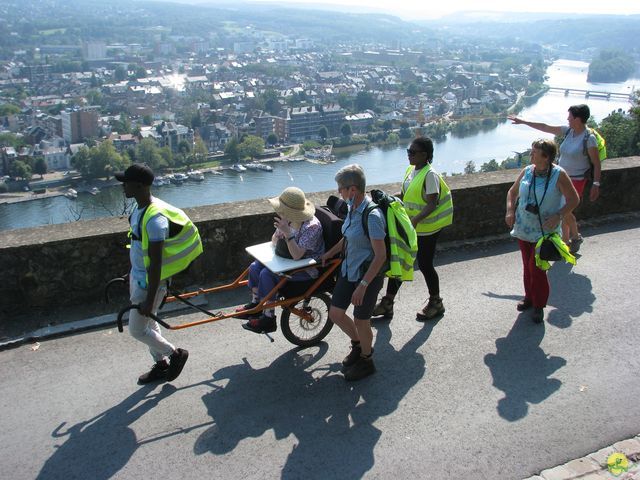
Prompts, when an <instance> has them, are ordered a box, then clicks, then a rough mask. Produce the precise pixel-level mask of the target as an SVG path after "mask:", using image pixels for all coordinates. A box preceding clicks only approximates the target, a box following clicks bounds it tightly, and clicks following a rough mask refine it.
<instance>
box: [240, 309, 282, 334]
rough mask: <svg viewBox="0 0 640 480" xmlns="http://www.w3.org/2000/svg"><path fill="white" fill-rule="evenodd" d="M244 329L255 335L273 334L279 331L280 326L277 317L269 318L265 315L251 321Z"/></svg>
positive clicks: (243, 326)
mask: <svg viewBox="0 0 640 480" xmlns="http://www.w3.org/2000/svg"><path fill="white" fill-rule="evenodd" d="M242 328H244V329H245V330H249V331H250V332H254V333H271V332H275V331H276V330H277V329H278V325H277V322H276V317H275V316H273V317H269V316H267V315H265V314H264V313H263V314H262V315H260V316H259V317H258V318H252V319H251V320H249V321H248V322H247V323H245V324H244V325H242Z"/></svg>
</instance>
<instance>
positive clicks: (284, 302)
mask: <svg viewBox="0 0 640 480" xmlns="http://www.w3.org/2000/svg"><path fill="white" fill-rule="evenodd" d="M341 262H342V259H340V258H336V259H332V260H329V261H328V262H327V264H326V265H325V267H324V272H322V274H321V275H320V276H319V277H318V278H317V279H316V280H315V282H313V284H311V286H310V287H309V288H308V289H307V290H306V291H305V292H304V293H303V294H302V295H298V296H296V297H291V298H282V299H280V300H275V301H269V300H268V299H269V298H271V297H273V296H274V295H276V293H277V292H278V291H279V290H280V289H281V288H282V286H283V285H284V284H285V283H287V280H288V277H290V275H291V274H294V273H296V272H302V271H304V270H308V269H310V268H318V265H311V266H308V267H303V268H299V269H296V270H291V271H289V272H287V274H280V276H281V278H280V281H279V282H278V284H277V285H276V286H275V287H273V290H271V291H270V292H269V293H268V294H267V295H266V296H265V298H263V299H262V300H261V301H260V303H258V305H256V306H255V307H254V308H252V309H249V310H242V311H236V312H231V313H223V314H220V315H216V316H212V317H209V318H205V319H204V320H197V321H195V322H188V323H182V324H180V325H167V328H169V329H170V330H181V329H183V328H190V327H195V326H197V325H204V324H205V323H211V322H217V321H219V320H224V319H225V318H231V317H235V316H236V315H238V314H245V313H260V312H261V311H263V310H265V309H268V308H275V307H283V308H288V309H289V310H291V312H292V313H293V314H294V315H297V316H298V317H300V318H303V319H305V320H307V321H312V318H311V315H310V314H309V313H307V312H305V311H304V310H301V309H299V308H295V307H294V305H296V304H297V303H298V302H300V301H301V300H303V299H305V298H307V297H309V296H310V295H312V294H313V292H315V291H316V290H317V289H318V287H320V285H322V284H323V283H324V281H325V280H326V279H327V278H329V277H330V276H331V275H332V274H333V272H334V271H335V269H336V268H337V267H338V266H339V265H340V263H341ZM248 275H249V268H246V269H245V270H244V272H242V274H240V276H239V277H238V278H236V279H235V280H234V281H233V282H231V283H229V284H227V285H220V286H218V287H212V288H204V289H203V288H201V289H198V290H197V291H195V292H189V293H184V294H180V295H174V296H170V297H167V298H166V300H165V303H171V302H176V301H179V300H180V298H182V299H185V300H186V299H189V298H193V297H197V296H198V295H203V294H207V293H216V292H224V291H227V290H234V289H236V288H238V287H242V286H244V285H247V283H248V280H247V277H248ZM178 297H180V298H178Z"/></svg>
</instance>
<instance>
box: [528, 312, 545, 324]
mask: <svg viewBox="0 0 640 480" xmlns="http://www.w3.org/2000/svg"><path fill="white" fill-rule="evenodd" d="M531 319H532V320H533V322H534V323H542V321H543V320H544V310H543V309H542V308H534V309H533V315H532V316H531Z"/></svg>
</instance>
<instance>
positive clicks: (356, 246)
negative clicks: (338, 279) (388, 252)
mask: <svg viewBox="0 0 640 480" xmlns="http://www.w3.org/2000/svg"><path fill="white" fill-rule="evenodd" d="M369 202H370V200H369V199H368V198H366V197H365V199H364V200H363V201H362V203H360V205H358V208H356V209H355V210H353V207H349V214H348V215H347V218H345V219H344V223H343V224H342V234H343V235H344V237H345V241H346V242H347V250H346V252H345V257H344V260H343V261H342V265H341V272H342V276H343V277H347V280H349V281H350V282H358V281H360V280H361V279H362V277H363V276H364V274H365V273H366V270H365V269H364V268H362V267H363V266H365V265H366V264H367V263H368V262H370V261H372V260H373V257H374V253H373V248H372V247H371V240H369V238H367V235H366V234H365V232H364V229H363V227H362V214H363V213H364V210H365V209H366V208H367V206H368V205H369ZM368 227H369V237H370V238H371V239H374V240H383V239H384V237H385V236H386V232H385V228H386V221H385V219H384V217H383V216H382V212H381V211H380V209H379V208H375V209H373V210H372V211H371V212H370V213H369V219H368ZM367 268H368V267H367Z"/></svg>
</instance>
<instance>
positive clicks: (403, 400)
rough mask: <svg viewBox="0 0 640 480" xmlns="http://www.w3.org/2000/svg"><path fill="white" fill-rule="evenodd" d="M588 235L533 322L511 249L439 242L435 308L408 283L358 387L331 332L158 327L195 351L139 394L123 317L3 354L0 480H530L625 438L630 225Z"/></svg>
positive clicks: (636, 427)
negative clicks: (443, 246)
mask: <svg viewBox="0 0 640 480" xmlns="http://www.w3.org/2000/svg"><path fill="white" fill-rule="evenodd" d="M584 233H585V237H586V240H585V242H584V244H583V247H582V251H581V253H582V254H583V256H582V257H581V258H580V259H579V261H578V265H577V266H576V267H574V268H568V266H566V265H564V264H559V263H558V264H556V265H554V267H553V268H552V270H551V271H550V274H549V275H550V278H551V282H552V293H551V298H550V302H549V303H550V305H549V307H548V308H547V309H546V310H545V323H544V324H543V325H536V324H533V323H532V322H531V320H530V313H529V312H524V313H518V312H517V311H516V309H515V304H516V301H517V300H518V299H519V298H520V297H521V294H522V287H521V263H520V255H519V252H518V251H517V248H516V244H515V242H513V241H501V242H496V243H490V244H475V243H474V242H469V243H468V244H467V245H466V246H464V247H460V248H453V249H448V250H445V251H442V252H439V254H438V255H437V264H438V272H439V274H440V279H441V291H442V296H443V298H444V304H445V307H446V313H445V315H444V317H443V318H442V319H441V320H439V321H437V322H431V323H426V324H423V323H419V322H417V321H415V312H416V311H417V310H418V309H420V308H421V307H422V306H423V305H424V300H425V297H426V294H425V284H424V281H423V279H422V278H421V276H419V277H420V278H418V279H417V280H416V281H414V282H413V283H410V284H406V285H404V286H403V287H402V289H401V291H400V294H399V298H398V300H397V302H396V313H395V317H394V319H393V320H392V321H391V322H388V321H381V320H379V321H376V322H375V330H376V332H375V335H376V337H375V361H376V365H377V368H378V372H377V373H376V374H375V375H373V376H372V377H369V378H367V379H365V380H362V381H360V382H357V383H346V382H345V381H344V379H343V377H342V375H341V374H340V372H339V362H340V360H341V359H342V357H343V356H344V355H345V354H346V353H347V351H348V342H347V341H346V337H345V336H344V335H343V334H342V333H341V332H340V331H338V329H337V328H334V329H333V331H332V332H331V333H330V334H329V336H328V337H327V339H326V343H322V344H321V345H320V346H319V347H313V348H309V349H306V350H297V349H295V348H292V345H291V344H289V343H288V342H287V341H286V340H285V339H284V337H282V335H281V334H280V333H279V332H276V334H274V337H275V342H274V343H270V342H269V341H268V340H267V339H266V338H265V337H264V336H260V335H255V334H253V333H250V332H247V331H245V330H243V329H242V328H241V327H240V324H241V321H240V320H235V319H228V320H224V321H221V322H217V323H213V324H208V325H203V326H198V327H194V328H190V329H186V330H180V331H174V332H169V333H168V334H167V336H168V337H169V338H170V340H172V341H173V342H174V343H175V344H176V345H177V346H181V347H184V348H187V349H188V350H189V351H190V353H191V356H190V358H189V362H188V363H187V365H186V367H185V370H184V372H183V374H182V375H181V376H180V377H179V378H178V379H177V380H175V381H174V382H173V383H172V384H164V385H154V386H147V387H139V386H137V385H136V379H137V376H138V375H139V374H140V373H142V372H143V371H145V369H146V368H147V367H149V366H150V364H151V361H150V357H149V356H148V354H147V352H146V351H145V349H144V347H143V346H142V345H141V344H139V343H137V342H136V341H134V340H133V339H132V338H131V337H129V335H128V334H120V333H118V332H117V330H116V329H115V328H108V329H101V330H97V331H92V332H88V333H83V334H78V335H74V336H68V337H62V338H56V339H51V340H47V341H43V342H41V343H40V344H39V345H34V344H29V345H22V346H20V347H18V348H13V349H9V350H5V351H2V352H0V382H1V385H2V396H1V400H0V402H1V403H0V405H1V407H2V409H1V411H2V415H1V416H0V426H1V428H0V442H1V445H2V448H0V464H1V465H2V470H3V475H2V476H3V477H4V478H11V479H34V478H41V479H74V478H77V479H89V478H90V479H107V478H118V479H134V478H135V479H137V478H151V479H167V478H187V479H190V478H213V479H218V478H220V479H223V478H224V479H236V478H238V479H240V478H243V479H263V478H283V479H298V478H305V479H314V478H318V479H343V478H350V479H352V478H382V479H387V478H428V479H453V478H455V479H459V478H470V479H518V478H520V479H522V478H525V477H528V476H530V475H533V474H535V473H538V472H540V471H541V470H543V469H545V468H549V467H552V466H555V465H559V464H562V463H564V462H566V461H568V460H570V459H573V458H577V457H581V456H583V455H585V454H587V453H590V452H593V451H596V450H598V449H599V448H602V447H603V446H606V445H610V444H612V443H614V442H616V441H618V440H621V439H625V438H629V437H632V436H634V435H636V434H638V432H640V402H639V401H638V399H639V398H640V382H639V373H638V372H639V371H640V348H639V346H638V339H639V338H640V331H639V330H640V327H639V322H638V320H639V317H640V315H639V313H638V300H637V298H638V294H637V290H638V287H639V283H640V282H639V281H638V278H639V273H638V272H639V270H640V260H639V259H638V252H640V236H639V233H640V221H639V220H637V219H635V220H634V219H632V220H627V221H624V222H619V223H614V224H609V225H606V226H599V227H591V228H587V229H585V231H584ZM237 293H238V294H236V295H232V296H229V297H228V298H225V300H226V301H224V302H223V301H219V305H224V304H225V303H226V304H227V305H229V304H235V305H237V304H240V303H243V302H244V300H245V298H244V294H242V295H240V293H241V292H237ZM219 305H218V306H219ZM218 306H213V307H212V308H218ZM198 318H202V315H201V314H193V315H189V316H181V317H177V318H176V317H174V318H172V319H171V321H172V322H183V321H186V320H189V319H198Z"/></svg>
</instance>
